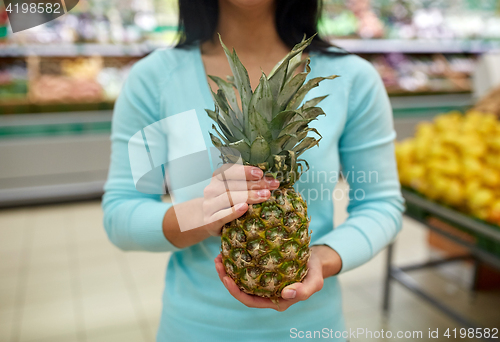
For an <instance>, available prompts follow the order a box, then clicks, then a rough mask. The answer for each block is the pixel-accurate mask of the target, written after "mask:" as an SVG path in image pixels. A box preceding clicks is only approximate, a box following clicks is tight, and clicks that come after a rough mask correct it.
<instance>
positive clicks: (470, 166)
mask: <svg viewBox="0 0 500 342" xmlns="http://www.w3.org/2000/svg"><path fill="white" fill-rule="evenodd" d="M462 166H463V170H462V172H463V175H464V176H465V177H466V178H471V177H476V176H479V175H480V174H481V170H482V169H483V165H482V164H481V162H480V161H479V160H478V159H476V158H474V157H466V158H464V159H463V161H462Z"/></svg>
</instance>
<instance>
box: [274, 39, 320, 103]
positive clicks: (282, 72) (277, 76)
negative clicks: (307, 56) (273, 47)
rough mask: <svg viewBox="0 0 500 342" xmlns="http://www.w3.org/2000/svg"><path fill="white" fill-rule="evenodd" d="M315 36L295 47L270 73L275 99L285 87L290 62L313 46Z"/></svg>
mask: <svg viewBox="0 0 500 342" xmlns="http://www.w3.org/2000/svg"><path fill="white" fill-rule="evenodd" d="M313 39H314V36H311V37H310V38H309V39H307V40H303V41H302V42H300V43H299V44H297V45H295V46H294V47H293V49H292V51H290V52H289V53H288V54H287V55H286V56H285V58H283V60H281V62H279V63H278V64H277V66H276V67H274V69H273V70H272V71H271V72H270V73H269V76H268V78H269V84H270V85H271V91H272V93H273V96H274V98H275V99H277V98H278V94H279V92H280V91H281V89H283V85H284V84H285V82H286V78H287V72H288V66H289V62H290V60H292V59H293V58H294V57H295V56H297V55H298V54H301V53H302V52H303V51H304V50H305V49H306V48H307V47H308V46H309V44H311V42H312V40H313Z"/></svg>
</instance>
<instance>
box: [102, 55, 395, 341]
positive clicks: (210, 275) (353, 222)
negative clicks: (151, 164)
mask: <svg viewBox="0 0 500 342" xmlns="http://www.w3.org/2000/svg"><path fill="white" fill-rule="evenodd" d="M311 69H312V72H311V74H310V75H309V78H312V77H317V76H327V75H332V74H337V75H340V76H341V77H340V78H337V79H335V80H327V81H324V82H322V83H321V85H320V86H319V87H317V88H315V89H313V90H312V91H311V92H310V93H309V94H308V97H307V98H306V99H305V100H308V99H311V98H313V97H316V96H321V95H326V94H328V95H329V96H328V97H327V98H326V99H325V100H324V101H323V102H322V103H320V106H321V107H322V108H323V110H324V111H325V113H326V116H320V117H319V119H318V120H317V121H313V122H312V123H311V127H315V128H317V129H318V131H319V132H320V133H321V134H322V136H323V139H322V140H321V142H320V145H319V147H314V148H312V149H310V150H309V151H307V152H306V153H304V155H303V157H304V159H306V160H307V161H308V162H309V165H310V166H311V169H310V170H309V171H308V173H306V174H304V175H303V176H302V178H301V180H300V181H299V182H298V183H297V184H296V188H297V190H298V191H300V192H301V193H302V194H303V196H304V197H305V198H306V200H307V201H308V214H309V215H310V217H311V218H312V220H311V224H310V230H312V231H313V233H312V244H315V245H321V244H322V245H328V246H330V247H332V248H333V249H335V250H336V251H337V252H338V253H339V255H340V256H341V258H342V271H341V273H343V272H347V271H349V270H352V269H354V268H356V267H358V266H360V265H362V264H364V263H366V262H367V261H369V260H370V259H371V258H372V257H373V256H374V255H375V254H377V253H378V252H380V251H381V250H382V249H383V248H384V247H385V246H387V244H388V243H390V242H391V241H392V240H393V239H394V238H395V237H396V235H397V233H398V232H399V230H400V229H401V220H402V211H403V200H402V197H401V194H400V187H399V183H398V176H397V169H396V163H395V159H394V145H393V141H394V138H395V132H394V129H393V121H392V113H391V107H390V104H389V100H388V97H387V94H386V91H385V89H384V85H383V83H382V81H381V79H380V77H379V75H378V74H377V72H376V70H375V69H374V68H373V67H372V66H371V65H370V64H369V63H368V62H366V61H365V60H363V59H361V58H359V57H357V56H354V55H346V56H328V55H324V54H312V55H311ZM205 108H210V109H213V108H214V104H213V101H212V98H211V94H210V90H209V86H208V83H207V80H206V75H205V71H204V67H203V63H202V59H201V54H200V50H199V48H198V47H193V48H190V49H162V50H158V51H156V52H154V53H152V54H151V55H149V56H148V57H146V58H144V59H142V60H141V61H139V62H138V63H136V64H135V65H134V67H133V68H132V71H131V72H130V75H129V77H128V80H127V82H126V84H125V85H124V88H123V90H122V92H121V95H120V97H119V99H118V101H117V103H116V105H115V111H114V116H113V128H112V135H111V140H112V155H111V165H110V170H109V178H108V181H107V183H106V186H105V195H104V197H103V204H102V205H103V209H104V227H105V229H106V232H107V234H108V236H109V239H110V240H111V241H112V242H113V243H114V244H115V245H116V246H118V247H119V248H121V249H123V250H142V251H151V252H173V253H172V256H171V258H170V260H169V263H168V267H167V269H168V271H167V272H166V279H165V282H166V284H165V290H164V295H163V313H162V316H161V322H160V327H159V329H158V336H157V339H158V341H168V342H176V341H217V342H219V341H288V340H296V339H294V338H293V337H298V336H300V335H295V334H299V332H300V331H303V332H306V331H320V332H321V333H322V334H328V335H329V336H330V335H331V334H333V336H335V332H336V331H339V332H342V331H343V330H344V329H345V325H344V319H343V315H342V297H341V289H340V286H339V282H338V277H330V278H328V279H326V280H325V284H324V287H323V289H322V290H321V291H319V292H318V293H316V294H314V295H313V296H311V297H310V298H309V299H308V300H307V301H304V302H300V303H297V304H295V305H293V306H292V307H290V308H289V309H288V310H286V311H285V312H277V311H274V310H271V309H254V308H247V307H245V306H244V305H243V304H241V303H240V302H238V301H237V300H236V299H234V298H233V297H232V296H231V295H230V294H229V293H228V292H227V290H226V289H225V288H224V286H223V284H222V283H221V281H220V280H219V278H218V276H217V273H216V272H215V267H214V263H213V259H214V258H215V257H216V256H217V254H218V253H219V248H220V238H216V237H211V238H208V239H206V240H204V241H202V242H200V243H198V244H196V245H194V246H191V247H188V248H184V249H178V248H176V247H175V246H173V245H172V244H171V243H170V242H169V241H168V240H167V239H166V238H165V236H164V235H163V232H162V220H163V217H164V215H165V212H166V211H167V210H168V209H169V207H170V206H171V205H172V204H170V203H163V202H162V201H161V195H157V194H146V193H142V192H139V191H138V190H136V187H135V183H134V177H133V175H132V170H131V166H130V161H129V151H128V142H129V140H130V138H131V137H132V136H134V134H136V133H137V132H140V131H141V130H142V129H144V128H145V127H146V126H148V125H151V124H153V123H155V122H157V121H159V120H162V119H165V118H168V117H170V116H173V115H175V114H178V113H182V112H186V111H189V110H192V109H194V110H195V112H196V117H197V119H198V121H199V127H200V128H201V132H203V139H204V143H205V145H206V146H212V144H211V142H210V138H209V134H208V133H209V132H210V131H211V126H212V122H211V120H210V118H208V116H207V114H206V113H205ZM195 126H196V125H195V123H194V122H180V121H179V120H177V124H176V125H175V127H168V126H167V127H166V128H165V131H166V137H165V142H166V144H168V145H169V146H167V151H170V152H166V153H174V154H182V152H183V149H188V148H189V146H187V145H189V143H190V138H189V137H190V136H191V135H192V130H193V127H195ZM181 140H182V141H181ZM181 142H182V143H181ZM186 144H187V145H186ZM149 148H150V149H151V146H150V147H149ZM148 152H149V150H148ZM165 158H167V157H165ZM165 160H168V158H167V159H165ZM146 162H147V159H146ZM168 167H169V163H168V162H167V163H166V164H165V169H166V170H167V172H168ZM212 167H213V166H212ZM341 168H342V170H343V174H344V177H345V178H346V179H347V181H348V182H349V184H350V189H351V190H350V192H349V193H341V192H339V191H334V188H335V185H336V183H337V180H338V175H339V171H340V169H341ZM171 181H172V180H171ZM158 182H160V183H161V178H159V179H158ZM173 182H175V180H173ZM174 185H175V184H174ZM188 193H189V192H188ZM332 195H333V196H334V197H335V198H337V199H339V198H341V196H349V198H350V201H349V207H348V212H349V218H348V219H347V220H346V222H345V223H343V224H341V225H340V226H338V227H334V226H333V200H332ZM188 199H189V195H186V196H184V197H182V196H180V197H178V198H176V201H181V200H182V201H183V200H188ZM380 271H381V272H382V270H380ZM295 329H296V330H295ZM317 334H318V333H317ZM316 336H317V335H316ZM337 336H339V333H337ZM344 336H345V335H344ZM339 340H340V341H342V340H345V339H344V338H340V339H339Z"/></svg>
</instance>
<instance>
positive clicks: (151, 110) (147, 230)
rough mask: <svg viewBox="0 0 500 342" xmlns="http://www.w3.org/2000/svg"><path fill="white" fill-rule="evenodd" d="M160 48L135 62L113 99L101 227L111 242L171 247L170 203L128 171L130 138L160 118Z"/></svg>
mask: <svg viewBox="0 0 500 342" xmlns="http://www.w3.org/2000/svg"><path fill="white" fill-rule="evenodd" d="M162 63H163V61H162V59H161V56H159V53H153V54H151V55H150V56H148V57H146V58H145V59H143V60H141V61H139V62H138V63H136V64H135V65H134V66H133V67H132V70H131V71H130V74H129V76H128V79H127V81H126V82H125V85H124V86H123V89H122V91H121V93H120V96H119V98H118V100H117V102H116V104H115V108H114V113H113V121H112V132H111V163H110V168H109V174H108V180H107V182H106V185H105V187H104V190H105V194H104V196H103V201H102V208H103V211H104V228H105V230H106V233H107V234H108V237H109V239H110V240H111V242H112V243H113V244H115V245H116V246H117V247H119V248H120V249H123V250H145V251H152V252H166V251H174V250H176V249H177V248H176V247H175V246H173V245H172V244H171V243H170V242H169V241H168V240H167V239H166V238H165V236H164V234H163V229H162V224H163V218H164V216H165V213H166V211H167V210H168V209H169V208H170V206H171V204H170V203H163V202H162V201H161V195H150V194H145V193H141V192H139V191H137V190H136V187H135V185H134V180H133V176H132V172H131V167H130V161H129V152H128V142H129V140H130V138H131V137H132V136H133V135H134V134H136V133H137V132H139V131H140V130H142V129H143V128H145V127H146V126H148V125H150V124H152V123H154V122H156V121H158V120H160V92H161V84H160V83H161V80H162V79H161V78H160V77H159V75H161V76H162V77H165V74H164V73H158V72H156V71H154V68H158V67H161V66H162Z"/></svg>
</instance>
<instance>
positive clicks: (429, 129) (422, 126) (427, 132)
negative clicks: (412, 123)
mask: <svg viewBox="0 0 500 342" xmlns="http://www.w3.org/2000/svg"><path fill="white" fill-rule="evenodd" d="M434 135H435V130H434V125H433V124H432V123H431V122H421V123H419V124H418V125H417V129H416V133H415V138H417V139H418V138H432V137H433V136H434Z"/></svg>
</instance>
